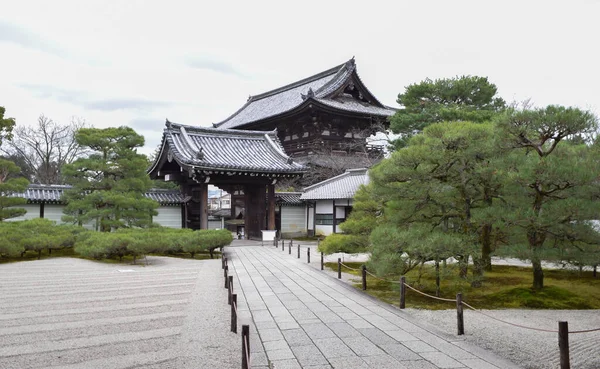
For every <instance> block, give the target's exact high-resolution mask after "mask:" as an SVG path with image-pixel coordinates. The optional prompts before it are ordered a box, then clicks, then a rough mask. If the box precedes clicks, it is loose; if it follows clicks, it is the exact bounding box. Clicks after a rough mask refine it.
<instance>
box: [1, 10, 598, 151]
mask: <svg viewBox="0 0 600 369" xmlns="http://www.w3.org/2000/svg"><path fill="white" fill-rule="evenodd" d="M2 3H3V4H1V6H0V9H1V11H0V106H4V107H5V108H6V115H7V116H9V117H14V118H16V120H17V124H33V123H35V121H36V119H37V117H38V116H39V115H40V114H44V115H46V116H48V117H50V118H52V119H53V120H56V121H59V122H68V121H69V120H70V119H71V117H72V116H76V117H80V118H83V119H85V120H86V121H87V122H89V123H90V124H92V125H94V126H95V127H98V128H101V127H110V126H120V125H129V126H131V127H133V128H134V129H135V130H136V131H137V132H138V133H140V134H143V135H144V136H145V138H146V148H145V149H144V152H151V151H153V149H154V147H155V146H156V145H157V144H158V143H159V141H160V138H161V135H162V129H163V127H164V123H165V118H168V119H169V120H171V121H173V122H178V123H184V124H190V125H200V126H209V125H210V124H211V123H213V122H219V121H221V120H223V119H225V118H226V117H227V116H229V115H230V114H232V113H233V112H235V111H236V110H237V109H238V108H239V107H241V106H242V105H243V104H244V102H245V101H246V99H247V98H248V95H255V94H258V93H261V92H264V91H266V90H270V89H273V88H276V87H279V86H282V85H284V84H287V83H290V82H293V81H295V80H298V79H301V78H304V77H307V76H310V75H312V74H315V73H318V72H321V71H323V70H325V69H329V68H331V67H333V66H335V65H337V64H341V63H342V62H344V61H346V60H348V59H350V58H351V57H352V56H355V58H356V62H357V67H358V72H359V74H360V76H361V78H362V80H363V82H365V84H366V85H367V86H368V87H369V89H370V90H371V92H373V93H374V94H375V96H377V98H378V99H379V100H380V101H382V102H383V103H385V104H387V105H390V106H397V104H396V97H397V95H398V93H400V92H402V91H404V88H405V86H407V85H409V84H411V83H416V82H419V81H421V80H423V79H424V78H427V77H429V78H432V79H435V78H444V77H453V76H457V75H464V74H470V75H479V76H487V77H489V80H490V81H491V82H493V83H495V84H496V85H497V86H498V89H499V93H500V95H501V96H502V97H503V98H504V99H506V100H507V101H512V100H517V101H520V100H524V99H527V98H531V99H532V101H533V102H534V103H535V104H536V105H540V106H541V105H547V104H562V105H575V106H578V107H581V108H585V109H590V110H592V111H594V112H595V113H596V114H598V113H600V46H599V39H600V20H599V16H600V1H598V0H580V1H577V0H570V1H526V0H521V1H494V2H490V1H414V0H411V1H403V0H402V1H401V0H393V1H392V0H390V1H375V0H362V1H350V0H343V1H329V0H319V1H311V0H302V1H283V0H279V1H262V0H253V1H239V2H238V1H218V0H216V1H174V0H170V1H164V0H163V1H132V0H127V1H109V0H101V1H91V0H85V1H81V0H79V1H61V0H52V1H27V0H19V1H2Z"/></svg>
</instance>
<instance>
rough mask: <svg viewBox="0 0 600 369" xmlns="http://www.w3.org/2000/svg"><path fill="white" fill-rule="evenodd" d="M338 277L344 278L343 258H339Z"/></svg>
mask: <svg viewBox="0 0 600 369" xmlns="http://www.w3.org/2000/svg"><path fill="white" fill-rule="evenodd" d="M338 279H342V258H338Z"/></svg>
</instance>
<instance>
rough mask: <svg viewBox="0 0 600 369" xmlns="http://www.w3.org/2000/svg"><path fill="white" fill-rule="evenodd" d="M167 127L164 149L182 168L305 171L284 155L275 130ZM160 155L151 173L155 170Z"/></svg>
mask: <svg viewBox="0 0 600 369" xmlns="http://www.w3.org/2000/svg"><path fill="white" fill-rule="evenodd" d="M166 126H167V127H166V128H165V130H164V134H163V145H162V149H161V150H163V151H164V150H168V151H169V154H172V155H173V157H174V159H175V160H176V161H177V162H178V163H179V164H180V165H181V166H188V167H195V168H197V169H201V170H211V169H214V170H231V171H244V172H260V173H303V172H304V171H305V167H304V166H303V165H301V164H298V163H295V162H294V161H293V160H292V159H291V158H290V157H289V156H287V155H286V154H285V152H284V151H283V147H282V146H281V143H280V142H279V139H278V138H277V132H276V131H272V132H264V131H240V130H230V129H215V128H205V127H193V126H186V125H182V124H177V123H171V122H169V121H167V123H166ZM166 146H168V147H166ZM161 155H163V154H162V153H161V154H160V155H159V156H158V157H157V161H156V162H155V164H154V166H153V168H151V169H150V172H151V171H152V170H154V169H155V167H156V165H157V164H158V160H159V159H160V156H161Z"/></svg>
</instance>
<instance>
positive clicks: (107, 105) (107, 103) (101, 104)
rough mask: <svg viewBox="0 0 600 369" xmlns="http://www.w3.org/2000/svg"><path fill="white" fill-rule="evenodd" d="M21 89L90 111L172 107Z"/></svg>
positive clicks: (62, 91) (36, 88)
mask: <svg viewBox="0 0 600 369" xmlns="http://www.w3.org/2000/svg"><path fill="white" fill-rule="evenodd" d="M19 86H20V87H21V88H24V89H26V90H29V91H31V92H33V94H34V95H35V96H36V97H39V98H43V99H49V98H52V99H55V100H58V101H63V102H68V103H72V104H75V105H80V106H83V107H84V108H86V109H90V110H100V111H108V112H112V111H117V110H143V111H149V110H152V109H155V108H162V107H166V106H169V105H171V103H170V102H166V101H158V100H147V99H140V98H111V99H92V98H89V97H88V96H86V95H87V94H86V93H85V92H84V91H78V90H69V89H63V88H60V87H54V86H47V85H36V84H21V85H19Z"/></svg>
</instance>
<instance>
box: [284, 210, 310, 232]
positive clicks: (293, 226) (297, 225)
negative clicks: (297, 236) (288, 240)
mask: <svg viewBox="0 0 600 369" xmlns="http://www.w3.org/2000/svg"><path fill="white" fill-rule="evenodd" d="M306 229H307V228H306V207H305V206H282V207H281V233H297V232H302V233H306Z"/></svg>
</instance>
